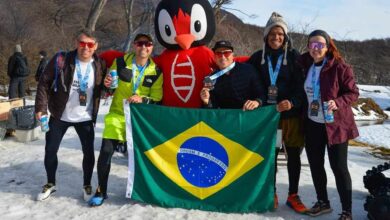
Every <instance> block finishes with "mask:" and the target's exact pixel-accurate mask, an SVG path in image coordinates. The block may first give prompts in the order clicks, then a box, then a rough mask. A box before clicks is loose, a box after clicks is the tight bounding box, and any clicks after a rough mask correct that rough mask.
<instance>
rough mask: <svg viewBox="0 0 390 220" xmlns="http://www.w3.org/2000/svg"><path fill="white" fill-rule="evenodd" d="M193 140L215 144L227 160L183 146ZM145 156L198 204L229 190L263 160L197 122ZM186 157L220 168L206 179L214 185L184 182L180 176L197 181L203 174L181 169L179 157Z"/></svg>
mask: <svg viewBox="0 0 390 220" xmlns="http://www.w3.org/2000/svg"><path fill="white" fill-rule="evenodd" d="M194 138H203V139H205V140H210V141H211V142H216V143H217V145H220V146H222V148H223V150H222V151H224V152H226V155H227V160H226V161H223V160H221V159H219V158H217V157H215V156H214V155H212V154H207V153H204V152H201V151H199V150H194V149H191V147H188V144H187V145H185V143H188V141H189V140H193V139H194ZM212 146H214V145H212ZM145 154H146V156H147V157H148V159H149V160H150V161H151V162H152V163H153V165H154V166H156V167H157V168H158V169H159V170H160V171H161V172H162V173H164V175H166V176H167V177H168V178H169V179H170V180H172V181H173V182H175V183H176V184H177V185H178V186H180V187H181V188H182V189H184V190H185V191H187V192H189V193H191V194H192V195H194V196H195V197H197V198H199V199H201V200H203V199H205V198H207V197H209V196H211V195H213V194H215V193H217V192H218V191H220V190H222V189H224V188H225V187H227V186H229V185H230V184H231V183H232V182H234V181H235V180H237V179H238V178H240V177H241V176H243V175H244V174H245V173H247V172H248V171H250V170H251V169H252V168H254V167H255V166H257V165H258V164H260V163H261V162H262V161H263V160H264V158H263V157H262V156H261V155H259V154H258V153H255V152H252V151H250V150H248V149H247V148H245V147H244V146H242V145H241V144H239V143H237V142H234V141H232V140H230V139H228V138H226V137H225V136H223V135H222V134H221V133H219V132H218V131H216V130H214V129H213V128H211V127H210V126H208V125H207V124H206V123H204V122H203V121H200V122H199V123H197V124H195V125H194V126H193V127H191V128H189V129H187V130H185V131H184V132H182V133H180V134H179V135H177V136H175V137H173V138H172V139H170V140H167V141H166V142H164V143H162V144H160V145H158V146H156V147H154V148H152V149H150V150H148V151H145ZM187 155H190V156H191V157H192V158H194V157H195V158H201V159H207V160H210V161H212V162H213V164H214V165H215V166H217V167H218V168H220V170H221V171H220V172H219V174H218V176H216V177H214V178H213V179H209V182H212V181H214V182H212V183H211V184H209V185H207V186H201V187H200V186H197V185H194V184H193V183H191V182H189V181H188V178H187V179H186V177H185V176H183V173H185V172H187V174H189V175H192V177H194V178H197V176H196V175H203V174H202V172H203V171H202V172H199V173H192V174H191V173H190V172H191V167H190V168H188V166H187V167H185V166H186V164H182V165H180V161H178V156H180V157H185V156H187ZM191 162H194V161H190V163H191ZM202 165H203V164H202ZM199 166H201V165H199ZM206 169H207V166H206Z"/></svg>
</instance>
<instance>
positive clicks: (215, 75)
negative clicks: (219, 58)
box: [210, 62, 236, 81]
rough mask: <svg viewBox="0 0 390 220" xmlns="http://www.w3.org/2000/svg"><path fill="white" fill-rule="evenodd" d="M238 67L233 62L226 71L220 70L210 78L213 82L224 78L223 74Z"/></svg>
mask: <svg viewBox="0 0 390 220" xmlns="http://www.w3.org/2000/svg"><path fill="white" fill-rule="evenodd" d="M235 66H236V62H233V63H232V64H230V65H229V66H228V67H226V68H225V69H223V70H220V71H218V72H216V73H214V74H213V75H212V76H210V79H211V80H213V81H214V80H216V79H218V78H219V77H220V76H222V75H223V74H225V73H227V72H229V71H230V70H232V69H233V68H234V67H235Z"/></svg>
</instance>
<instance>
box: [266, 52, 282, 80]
mask: <svg viewBox="0 0 390 220" xmlns="http://www.w3.org/2000/svg"><path fill="white" fill-rule="evenodd" d="M267 58H268V74H269V78H270V80H271V85H273V86H274V85H275V84H276V79H277V78H278V75H279V71H280V67H281V66H282V60H283V54H281V55H280V56H279V58H278V62H277V63H276V67H275V71H274V69H273V68H272V62H271V58H270V56H267Z"/></svg>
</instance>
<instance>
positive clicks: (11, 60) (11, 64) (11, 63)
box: [7, 56, 15, 77]
mask: <svg viewBox="0 0 390 220" xmlns="http://www.w3.org/2000/svg"><path fill="white" fill-rule="evenodd" d="M14 57H15V56H11V57H10V58H9V59H8V68H7V75H8V76H9V77H12V75H13V72H14V67H15V58H14Z"/></svg>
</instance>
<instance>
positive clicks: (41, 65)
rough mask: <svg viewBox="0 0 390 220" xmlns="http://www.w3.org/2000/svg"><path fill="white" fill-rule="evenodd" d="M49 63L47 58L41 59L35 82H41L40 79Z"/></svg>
mask: <svg viewBox="0 0 390 220" xmlns="http://www.w3.org/2000/svg"><path fill="white" fill-rule="evenodd" d="M48 63H49V61H48V60H47V58H46V57H43V58H42V59H41V61H40V62H39V65H38V68H37V72H36V73H35V81H37V82H38V81H39V78H40V77H41V75H42V73H43V71H44V70H45V67H46V66H47V64H48Z"/></svg>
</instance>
